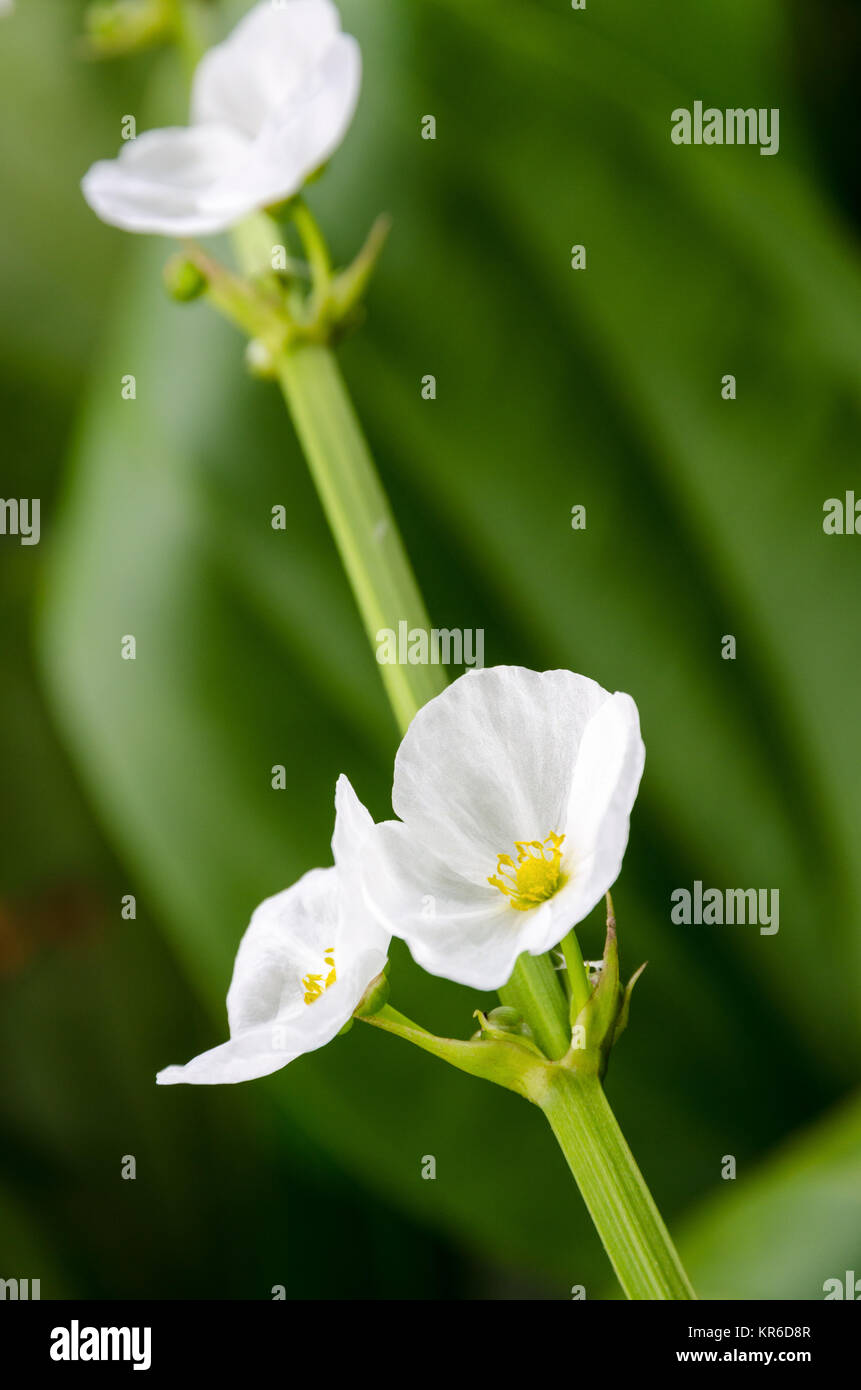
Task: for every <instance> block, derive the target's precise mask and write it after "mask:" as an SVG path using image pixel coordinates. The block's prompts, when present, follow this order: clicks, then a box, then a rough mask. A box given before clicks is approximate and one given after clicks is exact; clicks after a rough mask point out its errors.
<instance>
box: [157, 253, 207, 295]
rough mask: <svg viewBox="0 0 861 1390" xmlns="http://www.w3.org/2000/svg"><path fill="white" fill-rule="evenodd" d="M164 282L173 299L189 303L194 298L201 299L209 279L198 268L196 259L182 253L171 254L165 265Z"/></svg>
mask: <svg viewBox="0 0 861 1390" xmlns="http://www.w3.org/2000/svg"><path fill="white" fill-rule="evenodd" d="M164 283H165V288H166V290H167V292H168V294H169V295H170V297H171V299H176V300H178V301H179V303H181V304H188V303H189V302H190V301H191V300H192V299H199V298H200V296H201V295H202V294H203V293H204V292H205V290H206V286H207V279H206V276H205V275H204V274H203V271H201V270H198V268H197V266H196V265H195V264H194V261H190V260H189V259H188V257H187V256H183V255H182V254H181V253H180V254H178V255H176V256H171V258H170V260H169V261H168V263H167V265H166V266H165V268H164Z"/></svg>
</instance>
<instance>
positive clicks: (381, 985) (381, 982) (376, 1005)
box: [353, 971, 389, 1019]
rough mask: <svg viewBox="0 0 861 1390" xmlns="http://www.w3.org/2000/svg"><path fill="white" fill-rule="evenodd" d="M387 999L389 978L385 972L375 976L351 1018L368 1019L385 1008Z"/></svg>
mask: <svg viewBox="0 0 861 1390" xmlns="http://www.w3.org/2000/svg"><path fill="white" fill-rule="evenodd" d="M388 998H389V977H388V975H386V973H385V971H382V972H381V973H380V974H379V975H377V976H376V977H375V978H374V979H373V980H371V983H370V984H369V985H368V988H367V989H366V990H365V992H364V994H363V995H362V997H361V999H360V1000H359V1002H358V1004H357V1005H356V1007H355V1009H354V1010H353V1018H364V1019H370V1018H372V1017H373V1015H374V1014H377V1013H379V1012H380V1009H383V1008H385V1006H386V1004H387V1003H388Z"/></svg>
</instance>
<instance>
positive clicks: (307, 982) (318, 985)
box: [302, 946, 337, 1004]
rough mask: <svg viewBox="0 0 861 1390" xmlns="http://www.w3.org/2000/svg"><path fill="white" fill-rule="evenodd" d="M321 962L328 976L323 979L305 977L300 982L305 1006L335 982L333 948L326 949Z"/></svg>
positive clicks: (310, 976) (321, 976) (320, 977)
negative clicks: (303, 992)
mask: <svg viewBox="0 0 861 1390" xmlns="http://www.w3.org/2000/svg"><path fill="white" fill-rule="evenodd" d="M323 961H324V964H325V965H326V967H327V969H328V972H329V973H328V975H326V976H325V977H324V976H323V975H322V974H320V975H306V976H305V978H304V980H303V981H302V988H303V989H304V991H305V1003H306V1004H313V1003H314V1000H315V999H319V998H320V996H321V995H322V994H323V993H324V992H325V991H326V990H327V989H328V988H329V986H330V985H333V984H334V983H335V980H336V978H337V977H336V975H335V948H334V946H327V947H326V951H325V954H324V956H323Z"/></svg>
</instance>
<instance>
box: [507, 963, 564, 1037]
mask: <svg viewBox="0 0 861 1390" xmlns="http://www.w3.org/2000/svg"><path fill="white" fill-rule="evenodd" d="M499 997H500V999H501V1000H502V1002H503V1004H508V1005H510V1007H511V1008H513V1009H517V1011H518V1013H520V1014H522V1015H523V1017H524V1018H525V1019H526V1022H527V1023H528V1024H529V1026H530V1028H531V1029H532V1032H533V1034H534V1036H535V1041H536V1042H537V1043H538V1046H539V1047H540V1048H541V1050H542V1052H544V1053H545V1055H546V1056H548V1057H551V1058H553V1059H554V1060H555V1059H556V1058H558V1057H564V1056H565V1053H566V1052H567V1051H568V1049H569V1047H570V1046H571V1029H570V1027H569V1026H568V1006H567V1004H566V1002H565V995H564V993H563V991H562V986H561V984H560V983H559V974H558V972H557V971H556V970H554V969H553V964H552V962H551V960H550V957H549V956H530V955H529V954H527V953H524V954H523V955H522V956H520V957H519V958H518V960H517V961H516V963H515V966H514V970H513V972H512V975H511V979H510V980H509V981H508V984H507V985H503V987H502V989H501V990H500V991H499Z"/></svg>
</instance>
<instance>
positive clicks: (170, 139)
mask: <svg viewBox="0 0 861 1390" xmlns="http://www.w3.org/2000/svg"><path fill="white" fill-rule="evenodd" d="M250 157H251V147H250V146H249V143H248V141H247V140H245V139H244V138H243V137H242V136H241V135H238V134H237V133H236V132H235V131H233V130H231V129H229V128H228V127H225V126H215V125H210V126H192V127H191V128H189V129H179V128H176V129H168V130H151V131H147V132H146V133H145V134H143V135H140V136H138V138H137V139H136V140H129V141H127V142H126V144H125V145H124V146H123V148H122V150H121V151H120V154H119V156H118V158H117V159H103V160H100V161H99V162H98V163H97V164H94V165H93V166H92V168H91V169H90V170H89V171H88V173H87V174H86V175H85V176H84V179H83V181H82V183H81V188H82V190H83V193H84V197H85V198H86V200H87V202H88V203H89V204H90V207H91V208H92V209H93V211H94V212H96V213H97V214H98V216H99V217H100V218H101V219H102V221H103V222H108V223H110V224H111V226H114V227H122V228H123V229H124V230H125V231H129V232H155V233H158V234H159V235H161V236H176V237H182V236H203V235H206V234H208V233H213V232H219V231H224V230H225V229H226V228H227V227H229V226H231V225H232V224H233V223H234V222H236V221H237V220H238V219H239V218H240V217H242V216H243V215H244V214H245V213H246V212H249V211H251V210H252V209H253V208H254V207H255V206H256V204H255V202H254V200H253V198H252V199H251V201H248V199H247V197H246V196H245V195H244V194H243V192H242V188H241V178H242V174H243V170H244V169H245V167H246V166H247V164H248V161H249V159H250ZM207 200H209V206H207ZM214 209H215V210H214Z"/></svg>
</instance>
